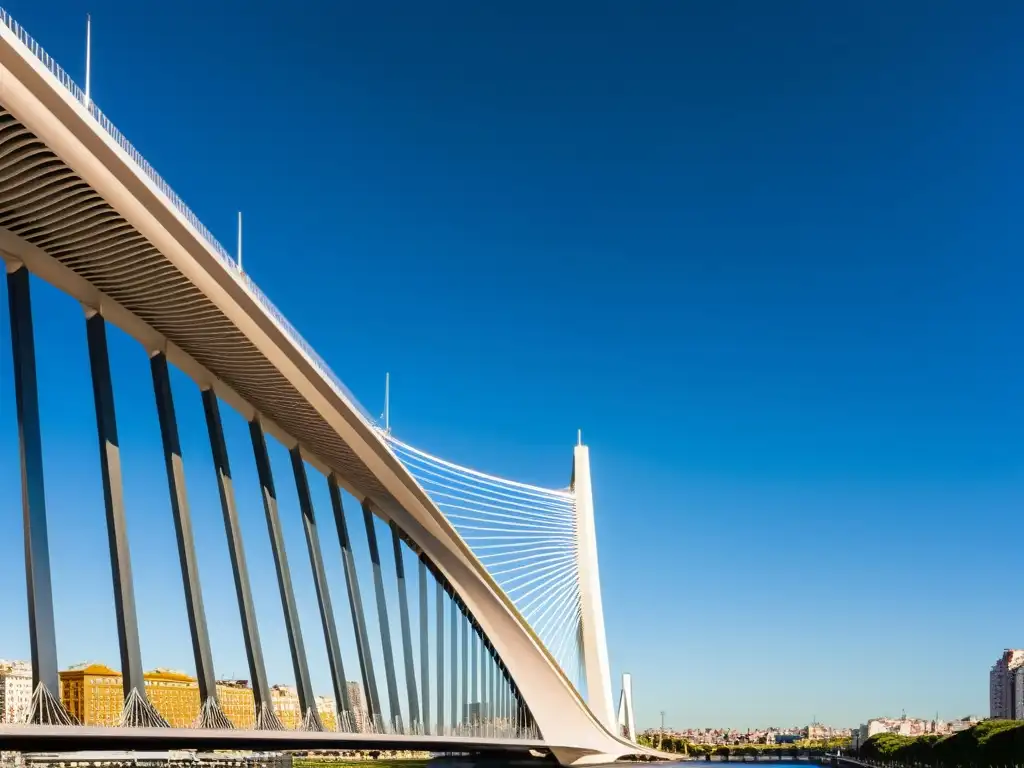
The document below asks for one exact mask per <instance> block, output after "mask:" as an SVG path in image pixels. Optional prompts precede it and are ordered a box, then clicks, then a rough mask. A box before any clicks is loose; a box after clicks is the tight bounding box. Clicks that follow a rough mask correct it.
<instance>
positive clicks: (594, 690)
mask: <svg viewBox="0 0 1024 768" xmlns="http://www.w3.org/2000/svg"><path fill="white" fill-rule="evenodd" d="M572 476H573V480H572V488H573V492H574V493H575V495H576V536H577V537H578V540H577V548H576V552H577V557H578V558H579V579H580V612H581V623H582V625H583V627H582V632H581V633H580V634H581V636H582V640H583V642H582V649H581V650H582V653H583V668H584V670H585V671H586V677H587V704H588V705H589V706H590V710H591V711H592V712H593V713H594V716H595V717H596V718H597V719H598V720H599V721H600V722H601V724H602V725H604V727H605V728H607V729H608V730H609V731H611V732H612V733H614V732H615V719H616V718H615V708H614V704H613V703H612V680H611V673H610V671H609V669H608V641H607V640H606V638H605V633H604V608H603V606H602V604H601V577H600V573H599V572H598V567H597V532H596V531H595V528H594V492H593V489H592V488H591V485H590V450H589V449H588V448H587V446H585V445H582V444H581V445H577V446H576V447H575V448H574V449H573V473H572Z"/></svg>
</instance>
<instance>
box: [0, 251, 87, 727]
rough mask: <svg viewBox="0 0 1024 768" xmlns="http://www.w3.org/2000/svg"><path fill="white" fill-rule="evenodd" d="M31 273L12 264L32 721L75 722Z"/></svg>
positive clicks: (13, 348) (10, 292)
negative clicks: (65, 682)
mask: <svg viewBox="0 0 1024 768" xmlns="http://www.w3.org/2000/svg"><path fill="white" fill-rule="evenodd" d="M30 290H31V289H30V285H29V273H28V269H26V268H25V267H24V266H23V265H21V264H16V263H11V264H10V265H9V266H8V272H7V299H8V304H9V307H8V308H9V310H10V316H11V352H12V354H13V356H14V359H13V363H14V366H13V367H14V403H15V408H16V410H17V412H18V426H19V430H18V438H19V440H18V447H19V454H20V457H21V508H22V520H23V527H24V536H25V580H26V584H27V586H28V635H29V646H30V647H31V652H32V691H33V693H32V706H31V709H30V711H29V718H28V721H29V723H32V724H34V725H70V724H71V718H70V717H69V716H68V713H67V710H65V709H64V705H63V704H62V703H61V701H60V679H59V675H58V670H57V634H56V630H55V627H54V620H53V586H52V582H51V573H50V544H49V534H48V530H47V524H46V493H45V489H44V484H43V439H42V432H41V430H40V427H39V389H38V385H37V381H36V351H35V336H34V332H33V329H32V298H31V295H30Z"/></svg>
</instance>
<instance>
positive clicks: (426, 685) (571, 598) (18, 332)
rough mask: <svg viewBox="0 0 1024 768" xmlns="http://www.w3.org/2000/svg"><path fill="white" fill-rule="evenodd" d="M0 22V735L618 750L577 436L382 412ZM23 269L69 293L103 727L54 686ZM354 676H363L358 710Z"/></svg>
mask: <svg viewBox="0 0 1024 768" xmlns="http://www.w3.org/2000/svg"><path fill="white" fill-rule="evenodd" d="M0 22H2V23H0V255H2V256H3V259H4V262H5V264H6V268H7V273H8V274H7V300H8V304H9V315H10V328H11V340H12V345H11V346H12V361H13V367H12V371H13V378H14V382H13V383H14V391H15V395H16V409H17V419H18V426H19V434H18V439H19V452H20V465H21V485H22V502H23V504H22V506H23V523H24V536H25V565H26V581H27V584H26V586H27V594H28V611H29V634H30V646H31V654H32V676H33V677H32V682H33V698H32V705H31V709H30V712H29V716H28V721H29V722H28V723H27V724H25V725H23V726H17V727H6V726H5V727H3V728H0V746H2V747H6V748H18V747H19V746H22V747H32V748H39V746H40V745H41V744H46V743H52V744H64V745H75V746H79V745H84V744H97V745H98V744H100V743H102V744H115V743H116V744H120V745H122V746H123V745H130V746H141V745H144V744H147V745H153V744H159V745H160V746H165V747H176V746H197V747H209V746H211V745H214V744H216V745H221V744H228V743H246V744H252V745H263V744H274V745H276V746H278V747H282V748H283V747H286V746H304V745H309V744H313V743H315V744H318V745H323V746H327V745H330V746H335V747H337V746H359V745H369V744H374V745H380V744H394V745H399V744H402V745H407V746H412V745H418V746H422V747H423V748H430V749H438V750H441V749H455V748H459V749H472V750H484V749H504V748H509V747H516V748H519V749H522V750H525V749H536V748H538V747H544V748H547V749H550V750H551V751H553V752H554V753H555V754H556V755H557V756H558V757H559V759H561V760H563V761H565V762H570V761H574V760H581V759H608V758H610V757H615V756H619V755H623V754H629V753H633V752H637V751H641V750H640V748H638V747H636V746H635V745H633V744H630V743H629V742H627V741H625V740H623V739H622V738H621V737H620V736H619V735H617V734H616V733H615V731H616V725H615V718H614V713H613V711H612V702H611V686H610V681H609V673H608V660H607V650H606V647H605V639H604V624H603V614H602V608H601V601H600V587H599V575H598V570H597V554H596V541H595V537H594V528H593V502H592V497H591V491H590V469H589V459H588V454H587V449H586V447H585V446H582V445H579V446H577V447H576V449H575V452H574V464H573V472H572V475H571V480H570V482H569V484H568V486H567V487H566V488H563V489H544V488H539V487H536V486H531V485H525V484H521V483H517V482H514V481H510V480H506V479H502V478H497V477H494V476H490V475H485V474H482V473H479V472H476V471H474V470H471V469H468V468H464V467H460V466H457V465H454V464H451V463H449V462H446V461H444V460H442V459H439V458H437V457H435V456H432V455H430V454H428V453H426V452H424V451H422V450H420V449H418V448H415V447H413V446H411V445H408V444H406V443H404V442H401V441H400V440H398V439H396V438H395V437H394V436H392V435H390V434H389V433H387V432H386V431H382V430H381V429H380V428H379V427H378V426H377V425H376V424H374V423H373V421H372V419H370V418H369V417H368V415H367V414H366V412H365V410H364V409H362V408H361V407H360V406H359V404H358V402H357V401H356V399H355V398H354V397H353V396H352V395H351V393H350V392H348V390H347V389H346V388H345V387H344V385H343V384H342V383H341V381H340V380H339V379H338V377H337V376H336V375H334V373H333V372H332V371H331V369H330V368H329V366H327V364H326V363H325V362H324V361H323V360H322V359H321V358H320V357H319V356H317V355H316V353H315V352H314V351H313V349H312V347H311V346H310V345H309V344H308V343H306V342H305V341H304V340H303V338H302V337H301V336H300V335H299V334H298V332H297V331H296V330H295V329H294V328H293V327H292V326H291V325H290V324H289V323H288V321H287V320H286V319H285V318H284V316H283V315H282V314H281V313H280V312H279V311H278V310H277V309H276V308H275V307H274V305H273V304H272V303H271V302H270V301H269V300H268V299H267V298H266V296H265V295H264V294H263V293H262V292H261V291H260V290H259V289H258V288H257V287H256V285H255V284H254V283H253V282H252V281H251V279H249V277H248V276H247V275H246V274H245V273H244V272H242V271H241V269H239V268H238V265H237V264H236V263H235V262H234V260H233V259H232V258H231V257H230V256H229V255H228V253H227V251H226V250H225V249H224V248H223V247H222V246H220V244H219V243H218V242H217V241H216V239H215V238H214V237H213V236H212V235H211V234H210V232H209V231H208V230H207V229H206V228H205V227H204V226H203V225H202V224H201V223H200V222H199V220H198V219H197V217H196V216H195V215H194V214H193V213H192V212H191V211H190V210H189V209H188V208H187V206H185V204H184V203H183V202H182V201H181V200H180V198H178V197H177V195H175V194H174V193H173V191H172V190H171V189H170V187H169V186H168V185H167V184H166V182H164V181H163V180H162V179H161V178H160V176H159V175H158V174H157V173H156V172H155V171H154V170H153V168H152V167H151V166H150V165H149V164H148V163H147V162H146V161H145V160H144V159H143V158H142V156H141V155H140V154H139V153H138V152H137V151H136V150H135V149H134V148H133V147H132V146H131V144H130V143H128V142H127V140H126V139H124V137H123V136H122V135H121V134H120V133H119V132H118V131H117V129H116V128H114V126H113V125H112V124H111V122H110V121H109V120H108V119H107V118H106V117H105V116H104V115H103V113H102V112H101V111H100V110H99V109H98V108H97V107H96V105H95V104H94V103H93V102H92V100H91V98H90V96H89V94H88V93H85V92H83V91H82V90H81V89H79V88H78V87H77V86H76V85H75V84H74V82H73V81H72V80H71V78H69V77H68V76H67V75H66V73H64V72H63V70H61V69H60V67H59V66H57V65H56V63H55V62H53V61H52V59H50V58H49V56H47V55H46V54H45V52H44V51H43V50H42V49H41V48H40V47H39V46H38V45H37V44H36V43H35V42H34V41H33V40H32V39H31V38H30V37H29V36H28V35H27V34H26V33H25V32H24V31H23V30H22V29H21V28H20V27H19V26H18V25H17V23H16V22H15V21H14V20H13V19H11V18H10V17H9V16H8V15H7V14H6V12H3V11H0ZM30 275H33V276H35V277H30ZM36 278H38V279H42V280H44V281H46V282H47V283H50V284H51V285H53V286H56V287H57V288H59V289H60V290H61V291H63V292H64V293H66V294H68V295H69V296H71V297H73V298H74V299H76V300H77V301H79V302H81V304H82V305H83V307H84V308H85V320H84V326H85V328H84V330H83V331H82V336H83V338H84V340H85V344H86V346H87V348H88V356H89V365H90V379H91V381H90V383H91V389H92V394H93V402H94V409H95V417H96V430H97V437H98V450H99V458H100V470H101V478H102V488H103V502H104V508H105V512H106V525H107V533H108V542H109V556H110V566H111V575H112V582H113V595H114V604H115V608H116V611H115V613H116V617H117V637H118V645H119V653H120V682H121V689H122V694H123V707H122V708H121V711H120V714H119V716H118V718H117V723H116V725H117V726H118V727H116V728H109V727H108V728H104V727H92V726H90V725H89V724H88V723H87V724H85V725H82V724H76V722H75V717H74V714H75V713H76V712H77V713H81V711H82V706H83V699H82V698H81V697H82V696H84V695H85V694H84V693H80V694H77V696H78V697H77V698H76V694H75V693H74V690H76V689H74V688H73V686H71V685H70V684H69V683H68V682H67V681H65V685H64V687H63V691H62V685H61V681H60V679H59V674H60V672H59V665H58V659H57V642H56V629H55V623H54V606H53V596H52V586H51V561H50V552H49V544H48V538H49V530H48V515H47V508H46V484H45V482H44V470H46V467H45V466H44V451H43V446H42V431H41V428H40V403H39V396H38V386H37V370H36V350H35V342H34V331H33V316H32V303H31V292H32V283H33V281H34V280H35V279H36ZM108 325H113V326H116V327H117V328H119V329H120V330H122V331H124V332H126V333H127V334H128V335H129V336H131V337H133V338H134V339H136V340H137V341H138V342H139V343H141V344H142V345H143V347H144V348H145V350H146V351H147V353H148V354H149V358H150V364H149V368H150V371H149V376H150V378H151V379H152V386H153V395H154V402H155V405H156V410H157V414H158V418H159V425H160V437H161V443H162V448H163V454H164V458H165V466H166V476H167V488H168V491H169V500H170V510H171V514H172V517H173V522H174V529H175V538H176V544H177V554H178V560H179V564H180V570H181V578H182V586H183V591H184V595H185V601H186V608H187V614H188V620H189V630H190V636H191V642H192V650H193V657H194V663H195V673H196V680H195V685H196V688H197V707H196V709H197V712H196V718H195V722H194V723H191V724H190V725H194V726H195V727H193V728H180V727H173V728H172V727H169V726H170V724H169V723H168V721H167V717H166V716H165V714H164V713H163V712H161V711H160V708H159V707H158V706H155V705H154V702H153V701H152V700H151V697H150V695H149V692H148V688H147V684H146V674H145V673H144V672H143V666H142V653H141V644H140V639H139V631H138V619H137V612H136V595H135V584H134V580H133V577H132V567H131V558H130V551H129V546H128V526H127V521H128V517H129V512H128V510H126V504H125V496H124V483H123V477H122V467H121V446H120V442H119V439H118V420H117V415H116V408H115V398H114V387H113V381H112V374H111V367H110V362H109V358H110V355H109V351H108ZM70 330H71V329H69V331H70ZM172 368H177V369H179V370H180V371H182V372H184V373H185V374H186V375H187V376H188V377H189V378H190V379H191V380H192V381H193V382H194V384H195V385H196V386H195V389H197V390H198V391H197V392H195V393H194V395H193V397H194V399H195V401H196V402H197V403H201V407H202V409H203V414H204V419H205V422H206V431H207V436H208V440H209V445H210V452H211V456H212V466H211V467H209V468H208V470H207V471H211V470H212V472H213V474H214V476H215V478H216V482H217V488H218V494H219V502H220V512H221V516H222V518H223V523H224V530H225V537H226V543H227V547H228V554H229V557H230V561H231V572H232V577H233V582H234V583H233V586H234V593H235V597H236V602H237V610H238V615H239V617H240V622H241V628H242V633H243V636H244V637H243V640H244V646H245V653H246V664H247V668H248V674H249V680H250V681H251V699H252V703H251V713H250V716H249V717H248V719H247V720H246V721H245V722H244V723H242V724H240V723H238V722H233V721H232V720H231V718H230V717H229V716H228V712H227V708H226V707H225V706H224V702H223V698H224V696H225V695H226V694H225V693H224V692H223V688H222V686H221V685H219V684H218V680H217V675H216V673H215V670H214V666H213V657H212V653H211V649H210V639H209V631H208V621H209V617H208V616H207V615H206V611H205V607H204V602H203V589H202V581H201V579H200V573H199V565H198V561H197V557H196V552H195V542H194V535H193V524H192V517H191V512H190V508H189V496H188V492H187V488H186V477H185V461H184V458H183V456H182V450H181V442H182V441H181V438H180V434H179V431H178V421H177V418H176V410H175V409H176V407H177V408H180V407H182V403H181V402H180V398H179V400H178V401H176V400H175V397H174V394H173V391H172V386H171V374H170V370H171V369H172ZM76 385H77V382H73V381H69V382H67V386H76ZM83 386H85V385H84V384H83ZM222 405H227V406H228V407H229V409H230V410H232V411H235V412H237V413H238V414H240V415H241V416H242V417H243V418H244V419H245V421H246V422H247V429H248V433H249V441H250V443H251V449H252V452H253V458H254V460H255V465H256V468H257V477H258V485H259V491H260V496H261V499H262V505H263V512H264V518H265V522H266V526H267V535H268V539H269V543H270V549H271V552H272V555H273V561H274V573H275V576H276V581H277V586H278V591H279V597H280V605H281V610H282V615H283V617H284V623H285V628H286V634H287V641H288V645H289V654H290V658H291V662H292V668H293V673H294V680H295V688H296V697H297V701H298V713H297V722H296V723H295V724H294V726H293V728H292V729H290V730H285V724H284V723H282V717H281V715H280V713H279V712H278V710H277V709H276V708H275V706H274V697H273V693H272V691H271V686H270V681H269V679H268V675H267V671H266V664H265V662H264V654H263V651H264V648H263V644H262V641H261V638H260V631H259V629H260V628H259V624H258V622H257V617H256V612H255V609H254V604H253V595H252V587H251V580H250V569H249V565H248V564H247V561H246V548H245V545H244V543H243V530H242V526H241V524H240V515H239V509H238V504H237V502H236V488H235V478H234V477H233V475H232V469H231V466H232V463H231V459H232V456H229V452H228V444H227V441H226V440H225V436H224V427H223V416H222ZM268 438H269V439H270V440H271V441H276V442H279V443H280V444H281V445H283V446H284V448H286V449H287V451H288V456H289V466H288V468H287V469H286V470H284V472H285V475H287V476H290V482H287V483H286V485H289V486H292V487H293V490H292V489H289V490H287V491H283V492H284V493H294V494H295V495H296V497H297V499H298V508H299V510H300V514H301V518H302V526H303V531H304V536H305V543H306V552H305V557H307V558H308V561H309V565H310V569H311V572H312V574H313V580H314V586H315V592H316V598H317V605H318V609H319V615H320V622H319V624H320V625H319V626H317V627H316V628H315V631H314V632H313V635H312V636H319V635H322V637H323V642H324V647H325V648H326V652H327V657H328V661H329V666H330V676H331V683H332V689H333V693H334V701H335V703H336V712H334V713H333V714H332V715H331V717H327V716H326V713H325V712H323V711H322V707H319V706H318V704H317V697H316V696H315V694H314V690H313V685H312V681H311V677H310V671H309V664H308V660H307V654H306V643H307V642H308V641H309V638H310V637H311V635H310V634H304V633H303V627H302V626H301V625H300V621H299V612H298V610H297V606H296V598H295V590H294V587H293V584H292V570H291V567H290V565H289V558H288V553H287V551H286V547H285V540H284V536H283V533H282V521H281V516H280V510H279V498H280V496H279V490H278V483H279V482H280V480H281V472H282V468H281V467H280V466H277V467H274V466H272V461H271V453H272V451H271V450H269V449H268ZM315 483H324V484H326V486H327V489H328V495H329V500H330V510H329V513H328V512H327V511H326V510H324V509H320V510H319V512H320V518H319V519H318V517H317V510H315V508H314V504H313V494H312V493H311V485H312V484H315ZM282 487H283V486H282ZM324 514H329V515H330V517H331V518H332V519H333V523H334V528H335V530H336V532H337V536H338V542H339V546H340V553H335V556H339V555H340V559H341V562H342V566H343V573H344V580H345V585H344V592H345V594H344V597H343V598H342V600H343V601H344V602H345V603H347V607H348V611H347V615H348V617H349V618H350V620H351V624H352V631H353V633H354V637H355V645H356V654H355V656H356V658H355V659H352V658H345V657H343V654H342V653H341V649H340V644H339V628H338V623H337V618H336V615H335V603H336V601H337V600H338V599H339V596H338V593H337V591H335V594H333V595H332V593H331V585H329V584H328V580H327V575H326V570H325V566H324V558H325V556H330V553H325V551H324V549H323V547H322V546H321V542H320V529H319V527H318V522H319V520H322V517H323V515H324ZM247 535H248V536H249V537H251V536H252V535H253V532H251V531H250V532H248V534H247ZM357 536H360V537H361V536H365V542H366V547H367V550H368V552H369V557H370V561H371V564H372V577H371V578H370V581H372V586H371V585H370V584H369V583H368V582H367V580H366V579H365V577H364V578H363V580H362V581H360V577H359V574H358V573H357V571H356V568H355V565H354V559H353V553H352V544H353V541H354V539H355V537H357ZM291 554H292V557H293V558H295V557H296V556H297V555H296V553H295V552H294V551H293V552H292V553H291ZM410 566H411V567H410ZM392 585H393V586H392ZM371 589H372V596H371V594H370V591H371ZM389 595H392V596H393V595H397V600H395V599H393V597H392V599H390V600H389ZM410 604H412V605H414V606H415V609H412V610H411V609H410ZM370 605H372V606H375V609H376V611H375V618H376V622H375V623H376V624H377V630H378V634H379V637H376V638H375V637H373V631H372V630H373V627H372V626H371V624H372V622H369V621H368V620H367V617H368V615H369V612H368V610H367V608H368V606H370ZM342 613H346V612H345V611H342ZM413 617H415V619H416V621H415V622H414V621H413ZM306 629H307V631H308V630H309V628H308V627H307V628H306ZM346 664H347V665H348V667H347V668H348V674H346ZM356 670H358V671H357V672H356ZM351 678H357V679H358V681H359V685H358V686H357V688H356V689H353V688H352V687H351V686H350V684H349V681H350V679H351ZM402 683H404V685H402ZM403 689H404V690H403ZM353 690H359V691H361V693H362V697H363V698H365V702H364V704H365V712H366V721H365V724H362V723H361V722H360V717H359V713H360V712H361V711H363V707H361V706H360V704H359V702H356V701H353V695H352V692H353ZM176 725H181V724H176Z"/></svg>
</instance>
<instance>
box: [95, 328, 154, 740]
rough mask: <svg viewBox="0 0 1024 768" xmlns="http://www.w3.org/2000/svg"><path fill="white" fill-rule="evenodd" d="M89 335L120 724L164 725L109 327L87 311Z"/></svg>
mask: <svg viewBox="0 0 1024 768" xmlns="http://www.w3.org/2000/svg"><path fill="white" fill-rule="evenodd" d="M86 311H87V315H86V321H85V324H86V335H87V337H88V342H89V365H90V368H91V369H92V391H93V402H94V403H95V407H96V431H97V435H98V436H99V448H100V474H101V477H102V481H103V505H104V507H105V508H106V513H107V537H108V541H109V545H110V570H111V575H112V576H113V579H114V610H115V611H116V613H117V639H118V645H119V646H120V650H121V675H122V677H121V679H122V685H123V688H124V710H123V711H122V713H121V720H120V725H127V726H148V727H152V726H163V727H167V721H166V720H164V718H163V717H161V715H160V713H159V712H157V711H156V709H155V708H154V707H153V705H152V704H151V703H150V702H149V699H148V698H147V696H146V682H145V678H144V677H143V673H142V651H141V649H140V647H139V621H138V617H137V615H136V612H135V588H134V585H133V583H132V564H131V553H130V551H129V549H128V523H127V520H126V519H125V514H124V490H123V487H122V482H121V449H120V445H119V443H118V439H117V418H116V416H115V414H114V388H113V384H112V383H111V379H110V358H109V355H108V353H107V326H106V321H105V320H104V319H103V316H102V315H101V314H100V313H99V312H97V311H95V310H93V309H87V310H86Z"/></svg>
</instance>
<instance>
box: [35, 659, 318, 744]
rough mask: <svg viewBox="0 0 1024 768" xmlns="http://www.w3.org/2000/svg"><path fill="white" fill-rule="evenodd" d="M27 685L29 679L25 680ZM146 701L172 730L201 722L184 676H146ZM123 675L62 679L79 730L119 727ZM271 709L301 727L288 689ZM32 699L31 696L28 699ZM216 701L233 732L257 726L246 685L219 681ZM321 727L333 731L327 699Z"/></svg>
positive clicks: (98, 670) (98, 667) (88, 672)
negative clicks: (109, 726)
mask: <svg viewBox="0 0 1024 768" xmlns="http://www.w3.org/2000/svg"><path fill="white" fill-rule="evenodd" d="M28 679H29V683H28V685H31V675H29V678H28ZM145 681H146V696H147V697H148V698H149V701H150V702H151V703H152V704H153V706H154V707H155V708H156V710H157V712H159V713H160V714H161V715H162V716H163V718H164V719H165V720H166V721H167V722H168V723H169V724H170V725H171V726H172V727H174V728H190V727H191V726H192V725H194V724H195V722H196V721H197V720H198V719H199V705H200V702H199V683H198V682H197V681H196V679H195V678H194V677H192V676H191V675H188V674H186V673H184V672H176V671H174V670H170V669H154V670H151V671H149V672H147V673H146V674H145ZM122 686H123V683H122V680H121V673H120V672H118V671H117V670H114V669H111V668H110V667H108V666H105V665H103V664H79V665H78V666H76V667H72V668H71V669H67V670H64V671H63V672H61V673H60V688H61V700H62V701H63V703H64V706H65V708H66V709H67V710H68V712H69V713H70V714H71V715H72V716H73V717H75V718H77V719H78V721H79V722H80V723H81V724H82V725H117V723H118V721H119V720H120V718H121V710H122V709H123V708H124V690H123V687H122ZM270 694H271V703H272V705H273V707H274V711H275V712H276V713H277V716H278V718H279V719H280V720H281V722H282V724H284V726H285V727H286V728H297V727H298V726H299V725H300V724H301V722H302V715H301V713H300V712H299V698H298V695H297V694H296V692H295V688H293V687H292V686H285V685H275V686H273V687H272V688H271V690H270ZM30 696H31V694H30ZM217 700H218V701H219V702H220V707H221V710H223V712H224V714H225V715H226V716H227V718H228V720H230V721H231V724H232V725H234V726H235V727H236V728H239V729H243V730H248V729H252V728H254V727H255V726H256V709H255V699H254V697H253V691H252V687H251V686H250V685H249V681H248V680H218V681H217ZM317 710H318V711H319V712H320V715H321V719H322V720H323V723H324V726H325V727H328V728H331V729H334V728H335V724H336V723H337V709H336V707H335V704H334V699H332V698H330V697H329V696H318V697H317Z"/></svg>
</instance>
